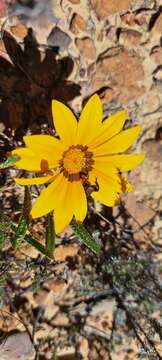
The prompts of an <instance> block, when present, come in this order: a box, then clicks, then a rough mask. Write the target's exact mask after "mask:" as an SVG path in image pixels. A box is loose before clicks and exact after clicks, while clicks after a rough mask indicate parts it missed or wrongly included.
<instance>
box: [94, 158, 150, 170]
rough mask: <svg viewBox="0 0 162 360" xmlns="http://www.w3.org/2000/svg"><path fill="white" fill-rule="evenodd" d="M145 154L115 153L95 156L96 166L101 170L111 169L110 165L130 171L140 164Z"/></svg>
mask: <svg viewBox="0 0 162 360" xmlns="http://www.w3.org/2000/svg"><path fill="white" fill-rule="evenodd" d="M144 157H145V156H144V155H143V154H137V155H113V156H103V157H102V156H100V157H96V158H95V164H94V167H95V168H96V169H98V170H100V171H103V172H104V171H105V170H106V172H107V171H110V170H109V167H110V168H111V167H114V168H116V169H119V170H120V171H128V170H131V169H133V168H134V167H136V166H137V165H139V164H140V163H141V162H142V161H143V160H144Z"/></svg>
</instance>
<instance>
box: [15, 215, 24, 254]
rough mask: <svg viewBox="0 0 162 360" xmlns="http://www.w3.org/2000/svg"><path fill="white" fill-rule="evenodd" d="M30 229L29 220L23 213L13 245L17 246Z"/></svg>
mask: <svg viewBox="0 0 162 360" xmlns="http://www.w3.org/2000/svg"><path fill="white" fill-rule="evenodd" d="M27 230H28V227H27V222H26V219H25V217H24V215H21V217H20V220H19V223H18V226H17V229H16V231H15V235H14V238H13V239H12V245H13V247H14V248H15V247H17V246H18V245H20V244H21V243H22V241H23V240H24V239H25V235H26V232H27Z"/></svg>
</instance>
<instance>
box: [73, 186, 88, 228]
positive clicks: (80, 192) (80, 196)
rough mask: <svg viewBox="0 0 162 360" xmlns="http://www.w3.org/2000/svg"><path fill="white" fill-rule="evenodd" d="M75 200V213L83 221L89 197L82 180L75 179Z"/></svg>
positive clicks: (77, 218) (78, 219)
mask: <svg viewBox="0 0 162 360" xmlns="http://www.w3.org/2000/svg"><path fill="white" fill-rule="evenodd" d="M72 185H73V189H72V191H73V200H74V204H75V211H74V215H75V218H76V220H77V221H79V222H83V220H84V219H85V217H86V215H87V198H86V194H85V191H84V188H83V185H82V183H81V182H80V181H73V183H72Z"/></svg>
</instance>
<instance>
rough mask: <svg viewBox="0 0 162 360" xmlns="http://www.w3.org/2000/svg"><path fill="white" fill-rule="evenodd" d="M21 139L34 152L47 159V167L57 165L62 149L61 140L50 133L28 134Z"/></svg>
mask: <svg viewBox="0 0 162 360" xmlns="http://www.w3.org/2000/svg"><path fill="white" fill-rule="evenodd" d="M23 139H24V142H25V144H26V145H27V146H28V147H29V148H30V149H31V150H32V151H33V152H34V153H35V154H40V155H41V157H42V158H43V159H46V160H47V161H48V164H49V168H52V167H55V166H56V165H57V163H58V161H59V160H60V158H61V155H62V153H63V151H64V147H63V146H62V144H61V141H59V140H58V139H56V138H55V137H54V136H50V135H28V136H24V137H23Z"/></svg>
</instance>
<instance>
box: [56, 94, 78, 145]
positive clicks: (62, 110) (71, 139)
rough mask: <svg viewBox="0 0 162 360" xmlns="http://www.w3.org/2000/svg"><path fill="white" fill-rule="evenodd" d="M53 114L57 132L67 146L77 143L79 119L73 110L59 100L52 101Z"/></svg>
mask: <svg viewBox="0 0 162 360" xmlns="http://www.w3.org/2000/svg"><path fill="white" fill-rule="evenodd" d="M52 114H53V120H54V126H55V129H56V131H57V134H58V135H59V136H60V138H61V141H62V142H63V144H64V146H65V147H68V146H70V145H72V144H74V143H75V137H76V133H77V126H78V125H77V120H76V118H75V116H74V114H73V113H72V111H71V110H70V109H69V108H68V107H67V106H65V105H64V104H62V103H61V102H59V101H57V100H53V101H52Z"/></svg>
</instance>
